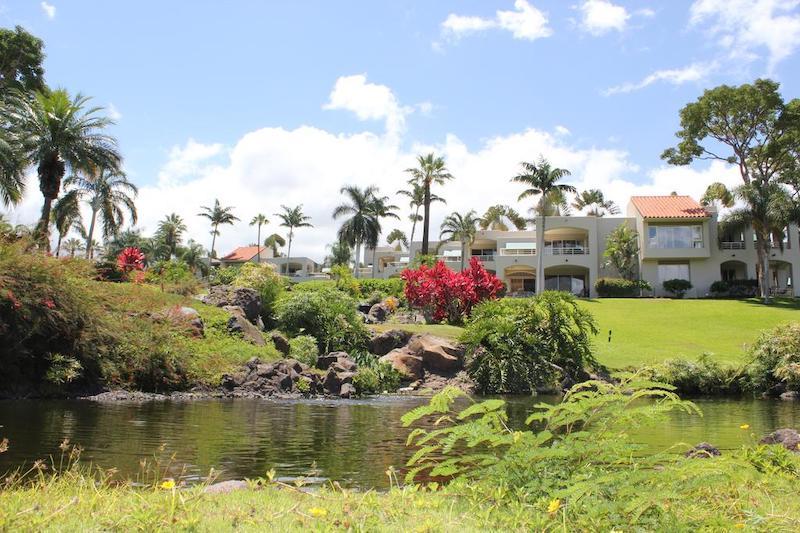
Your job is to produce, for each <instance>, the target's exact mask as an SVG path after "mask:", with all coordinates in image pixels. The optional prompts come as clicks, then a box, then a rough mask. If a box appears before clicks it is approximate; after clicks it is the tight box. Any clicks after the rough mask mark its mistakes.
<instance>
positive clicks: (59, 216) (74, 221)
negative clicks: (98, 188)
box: [51, 191, 86, 257]
mask: <svg viewBox="0 0 800 533" xmlns="http://www.w3.org/2000/svg"><path fill="white" fill-rule="evenodd" d="M79 200H80V198H79V197H78V191H70V192H68V193H67V194H65V195H64V196H62V197H61V198H59V199H58V200H56V203H55V204H53V212H52V215H51V216H52V219H53V225H54V226H55V227H56V231H57V232H58V243H57V244H56V257H58V256H59V255H60V254H61V241H62V240H63V238H64V236H65V235H66V234H67V233H69V232H70V230H73V229H75V230H77V231H78V232H79V233H81V234H84V233H85V232H86V230H85V229H84V227H83V217H82V216H81V206H80V201H79Z"/></svg>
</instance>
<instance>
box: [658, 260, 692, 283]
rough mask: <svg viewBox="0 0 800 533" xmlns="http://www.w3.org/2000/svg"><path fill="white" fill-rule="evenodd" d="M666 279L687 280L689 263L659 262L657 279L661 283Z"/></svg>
mask: <svg viewBox="0 0 800 533" xmlns="http://www.w3.org/2000/svg"><path fill="white" fill-rule="evenodd" d="M668 279H685V280H689V263H659V264H658V281H659V282H661V283H663V282H665V281H667V280H668Z"/></svg>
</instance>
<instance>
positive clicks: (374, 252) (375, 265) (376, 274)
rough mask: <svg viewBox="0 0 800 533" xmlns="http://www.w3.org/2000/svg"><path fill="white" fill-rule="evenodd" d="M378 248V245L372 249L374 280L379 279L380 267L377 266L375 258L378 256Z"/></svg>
mask: <svg viewBox="0 0 800 533" xmlns="http://www.w3.org/2000/svg"><path fill="white" fill-rule="evenodd" d="M376 248H378V245H375V246H373V247H372V277H373V278H377V277H378V265H377V264H375V256H376V255H377V250H376Z"/></svg>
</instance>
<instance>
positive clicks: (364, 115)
mask: <svg viewBox="0 0 800 533" xmlns="http://www.w3.org/2000/svg"><path fill="white" fill-rule="evenodd" d="M322 107H323V109H344V110H347V111H352V112H353V113H355V114H356V116H357V117H358V119H359V120H385V121H386V131H387V132H388V133H391V134H393V135H397V134H399V133H401V132H402V131H403V130H404V129H405V120H406V115H408V114H409V113H411V112H412V109H411V108H409V107H403V106H401V105H400V103H399V101H398V100H397V97H395V95H394V93H393V92H392V90H391V89H390V88H389V87H387V86H386V85H379V84H376V83H369V82H367V76H366V74H355V75H353V76H341V77H340V78H339V79H337V80H336V83H335V84H334V86H333V90H332V91H331V94H330V96H329V99H328V103H327V104H325V105H324V106H322Z"/></svg>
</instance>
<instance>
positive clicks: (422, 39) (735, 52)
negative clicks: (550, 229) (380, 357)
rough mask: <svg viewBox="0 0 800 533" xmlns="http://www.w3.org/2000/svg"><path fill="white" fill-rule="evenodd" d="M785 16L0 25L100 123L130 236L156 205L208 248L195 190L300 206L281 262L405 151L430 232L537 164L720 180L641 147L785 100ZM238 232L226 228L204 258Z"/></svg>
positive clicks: (308, 8) (257, 9) (20, 9)
mask: <svg viewBox="0 0 800 533" xmlns="http://www.w3.org/2000/svg"><path fill="white" fill-rule="evenodd" d="M798 4H799V3H798V1H796V0H756V1H745V0H732V1H731V0H728V1H724V0H698V1H696V2H688V1H687V2H681V1H662V2H658V1H622V0H614V1H613V2H612V1H607V0H589V1H583V0H574V1H572V2H555V1H552V2H546V1H543V0H528V1H524V0H516V2H515V1H514V0H508V1H500V2H488V1H463V2H455V1H449V2H448V1H438V2H426V1H397V2H369V1H362V2H356V1H349V2H330V1H318V2H314V1H306V2H280V3H279V2H256V1H249V2H236V1H232V2H226V3H224V4H223V3H221V2H177V1H176V2H168V3H164V2H148V1H137V2H99V1H98V2H88V1H70V2H66V1H59V0H51V1H50V2H39V1H26V2H21V1H19V2H2V1H0V20H1V21H2V24H3V26H6V27H8V26H13V25H15V24H20V25H22V26H24V27H25V28H27V29H28V30H29V31H31V32H32V33H34V34H35V35H37V36H39V37H41V38H42V39H43V40H44V42H45V46H46V53H47V59H46V62H45V68H46V78H47V81H48V83H49V84H50V85H51V86H62V87H65V88H67V89H69V90H70V91H74V92H77V91H81V92H83V93H85V94H87V95H91V96H92V97H94V99H95V101H96V103H98V104H100V105H104V106H108V107H109V112H110V113H112V114H115V115H117V116H118V124H117V125H116V126H115V127H114V130H113V133H114V134H115V135H117V137H118V138H119V141H120V145H121V148H122V150H123V153H124V155H125V160H126V163H125V164H126V169H127V171H128V173H129V174H130V176H131V178H132V179H133V180H134V181H135V182H136V183H137V184H138V185H140V186H141V187H142V188H143V190H142V194H141V199H140V211H141V215H142V216H141V219H142V221H141V226H142V228H143V229H144V230H145V231H146V232H147V231H151V230H152V229H153V227H154V226H155V222H156V221H157V220H158V219H159V218H162V217H163V216H164V215H165V214H167V213H168V212H171V211H173V210H174V211H176V212H178V213H179V214H181V215H182V216H184V218H186V219H187V221H189V226H190V233H191V236H192V237H194V238H196V239H198V240H201V241H203V242H204V241H206V240H208V236H207V235H208V229H207V228H205V227H204V222H203V221H202V220H200V219H198V218H197V217H196V216H195V214H196V212H197V210H198V206H199V205H201V204H202V205H209V204H210V203H212V202H213V199H214V198H215V197H220V199H221V200H222V201H223V203H226V204H228V205H234V206H236V207H237V211H238V214H239V216H240V218H242V219H243V220H244V219H247V220H249V218H251V217H252V215H253V214H255V213H256V212H259V211H260V212H264V213H267V214H270V213H273V212H275V211H276V210H277V209H278V207H279V204H281V203H300V202H302V203H303V204H304V206H306V210H307V211H308V212H309V213H310V214H312V216H313V217H314V219H315V223H316V224H315V226H316V228H315V229H313V230H307V232H306V235H305V237H303V236H298V241H297V249H298V250H299V251H300V253H303V254H307V255H311V256H312V257H315V258H321V257H322V255H324V245H325V243H328V242H331V241H332V240H333V239H334V235H333V233H334V231H335V228H336V224H335V223H334V222H333V221H332V220H330V211H331V210H332V209H333V207H334V205H335V203H336V201H337V199H338V198H337V189H338V187H340V186H341V185H343V184H344V183H358V184H368V183H375V184H378V185H380V186H381V188H382V190H384V192H386V193H393V192H394V191H395V190H397V189H398V188H401V187H402V186H403V184H404V175H403V172H402V170H403V169H404V168H406V167H407V166H409V165H410V163H411V160H412V158H413V155H414V154H415V153H417V152H419V151H420V150H425V149H435V150H436V151H438V152H440V153H443V154H444V155H446V156H447V157H448V161H450V162H451V170H453V173H454V174H455V175H456V178H457V179H456V180H455V181H454V182H453V183H451V184H449V185H448V186H447V187H446V188H444V189H442V190H441V191H440V192H441V194H442V195H443V196H445V197H446V198H448V199H450V200H451V201H450V203H449V205H448V206H447V208H441V212H439V213H436V214H435V216H434V217H433V223H434V226H438V220H440V219H441V218H442V217H443V216H444V215H445V214H446V213H447V212H448V211H450V210H452V209H458V210H464V209H469V208H475V209H477V210H478V211H481V210H483V209H485V208H486V207H487V206H488V205H490V204H492V203H511V204H516V202H515V200H516V193H517V192H518V191H516V189H515V188H514V186H511V185H509V184H508V183H507V177H509V176H510V175H513V173H514V171H515V170H516V166H517V165H518V163H519V161H520V160H523V159H525V160H530V159H534V158H536V157H537V156H538V155H539V153H544V155H545V156H547V157H549V158H550V159H551V160H553V161H554V162H555V163H556V164H559V165H560V166H566V167H567V168H570V170H573V180H572V181H573V182H574V183H575V184H577V185H578V186H579V187H582V188H583V187H593V186H597V187H601V188H604V189H605V190H607V192H608V194H609V195H611V196H612V197H614V199H615V200H617V201H618V202H620V203H623V204H624V203H625V201H626V199H627V196H628V195H629V194H631V193H632V192H647V193H669V192H670V191H671V190H676V189H677V190H679V191H680V192H686V193H689V194H698V191H700V190H701V189H702V186H705V185H706V184H707V183H708V182H710V181H711V180H716V179H721V180H723V181H725V180H728V179H734V178H735V176H733V177H732V175H731V173H730V170H729V169H725V168H724V167H722V166H719V165H718V166H715V167H704V166H702V165H700V166H697V167H694V168H691V169H685V168H680V169H676V168H669V167H666V166H665V165H664V164H663V163H662V162H661V161H660V159H659V155H660V153H661V151H662V150H663V149H664V148H666V147H668V146H669V145H670V144H671V143H672V142H673V139H674V136H673V135H674V132H675V130H676V129H677V126H678V110H679V109H680V107H681V106H682V105H684V104H685V103H687V102H688V101H691V100H693V99H695V98H696V97H697V96H698V95H699V94H700V93H701V92H702V90H703V89H704V88H707V87H713V86H715V85H718V84H721V83H730V84H737V83H743V82H748V81H752V80H753V79H754V78H756V77H758V76H770V77H773V78H775V79H777V80H778V81H780V82H781V84H782V91H783V94H784V95H785V96H786V97H787V98H791V97H796V96H797V95H798V92H800V91H798V83H800V75H798V72H800V63H799V62H798V57H797V53H796V51H797V48H798V46H800V6H798ZM30 189H31V190H32V191H33V192H35V189H36V188H35V187H30ZM398 201H399V199H398ZM38 202H39V199H38V198H37V197H36V196H35V195H34V194H31V198H29V199H28V200H26V202H25V203H24V204H23V206H21V207H20V208H19V209H18V210H17V212H16V213H15V216H16V217H17V218H18V219H24V218H25V217H30V216H31V213H35V211H36V209H38ZM518 207H520V208H521V209H524V208H525V207H527V206H525V205H522V204H520V205H519V206H518ZM273 218H274V217H273ZM395 225H396V226H399V227H402V228H403V229H406V230H409V229H410V228H407V227H406V226H408V224H404V223H403V224H395ZM391 227H392V223H388V225H387V229H390V228H391ZM267 231H278V228H277V227H276V226H274V225H273V227H271V228H268V230H267ZM250 233H252V231H251V230H250V228H249V227H248V226H247V224H245V223H242V224H239V225H237V226H236V227H234V228H230V229H226V230H225V231H224V232H223V235H222V238H221V239H220V241H221V245H222V247H223V248H226V247H232V246H234V245H236V244H246V243H247V242H249V241H252V240H254V239H255V237H254V236H251V235H250Z"/></svg>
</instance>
